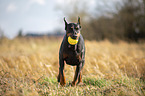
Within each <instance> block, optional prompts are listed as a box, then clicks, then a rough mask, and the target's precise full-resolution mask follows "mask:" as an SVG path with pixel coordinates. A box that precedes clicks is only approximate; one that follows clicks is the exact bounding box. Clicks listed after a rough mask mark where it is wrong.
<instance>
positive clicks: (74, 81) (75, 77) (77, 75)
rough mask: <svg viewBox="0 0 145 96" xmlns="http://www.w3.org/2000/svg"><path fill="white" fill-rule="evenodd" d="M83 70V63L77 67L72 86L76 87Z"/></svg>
mask: <svg viewBox="0 0 145 96" xmlns="http://www.w3.org/2000/svg"><path fill="white" fill-rule="evenodd" d="M81 68H82V63H81V64H79V65H77V67H76V71H75V76H74V80H73V82H72V86H75V85H76V83H77V80H78V78H79V75H80V71H81Z"/></svg>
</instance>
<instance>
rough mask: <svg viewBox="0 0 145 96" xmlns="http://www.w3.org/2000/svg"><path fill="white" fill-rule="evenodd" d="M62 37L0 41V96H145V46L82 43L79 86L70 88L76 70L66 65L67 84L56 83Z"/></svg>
mask: <svg viewBox="0 0 145 96" xmlns="http://www.w3.org/2000/svg"><path fill="white" fill-rule="evenodd" d="M61 41H62V38H45V37H44V38H15V39H13V40H8V39H6V38H5V39H1V40H0V95H4V96H5V95H25V96H31V95H32V96H34V95H35V96H37V95H53V96H55V95H71V96H81V95H87V96H88V95H93V96H94V95H97V96H99V95H107V96H108V95H128V96H133V95H134V96H143V95H145V81H144V80H145V70H144V69H145V54H144V53H145V43H127V42H124V41H120V42H118V43H111V42H109V41H107V40H105V41H101V42H96V41H87V40H86V41H85V45H86V62H85V65H84V68H83V83H84V85H82V86H79V85H78V86H75V87H72V86H71V85H70V83H71V82H72V80H73V76H74V71H75V70H74V69H75V67H73V66H70V65H66V66H65V74H66V81H67V84H66V86H65V87H61V86H60V84H59V83H58V82H57V78H56V77H57V75H58V52H59V46H60V44H61Z"/></svg>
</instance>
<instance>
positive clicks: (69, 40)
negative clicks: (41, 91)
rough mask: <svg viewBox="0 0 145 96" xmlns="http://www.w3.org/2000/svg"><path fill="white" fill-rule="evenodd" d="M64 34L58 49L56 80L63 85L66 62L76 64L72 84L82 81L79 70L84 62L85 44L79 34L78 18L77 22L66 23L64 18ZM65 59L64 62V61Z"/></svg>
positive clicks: (64, 82)
mask: <svg viewBox="0 0 145 96" xmlns="http://www.w3.org/2000/svg"><path fill="white" fill-rule="evenodd" d="M64 22H65V30H66V35H65V36H64V38H63V41H62V43H61V47H60V51H59V75H58V82H60V85H62V86H65V84H66V80H65V75H64V65H65V62H66V64H69V65H72V66H76V71H75V76H74V80H73V82H72V86H75V85H76V83H77V81H78V84H83V83H82V76H81V70H82V68H83V66H84V63H85V44H84V39H83V37H82V35H81V34H80V30H81V26H80V18H79V17H78V23H67V22H66V20H65V18H64ZM64 61H65V62H64Z"/></svg>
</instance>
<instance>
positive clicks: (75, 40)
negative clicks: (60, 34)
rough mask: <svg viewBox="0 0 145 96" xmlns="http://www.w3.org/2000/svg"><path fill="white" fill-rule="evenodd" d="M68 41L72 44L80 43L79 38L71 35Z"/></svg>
mask: <svg viewBox="0 0 145 96" xmlns="http://www.w3.org/2000/svg"><path fill="white" fill-rule="evenodd" d="M68 43H69V44H71V45H76V44H77V43H78V39H72V38H71V37H70V36H69V37H68Z"/></svg>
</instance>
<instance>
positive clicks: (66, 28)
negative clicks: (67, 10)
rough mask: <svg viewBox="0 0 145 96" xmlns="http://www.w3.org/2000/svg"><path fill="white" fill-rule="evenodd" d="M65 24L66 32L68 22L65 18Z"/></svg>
mask: <svg viewBox="0 0 145 96" xmlns="http://www.w3.org/2000/svg"><path fill="white" fill-rule="evenodd" d="M64 22H65V30H66V29H67V22H66V20H65V17H64Z"/></svg>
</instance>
